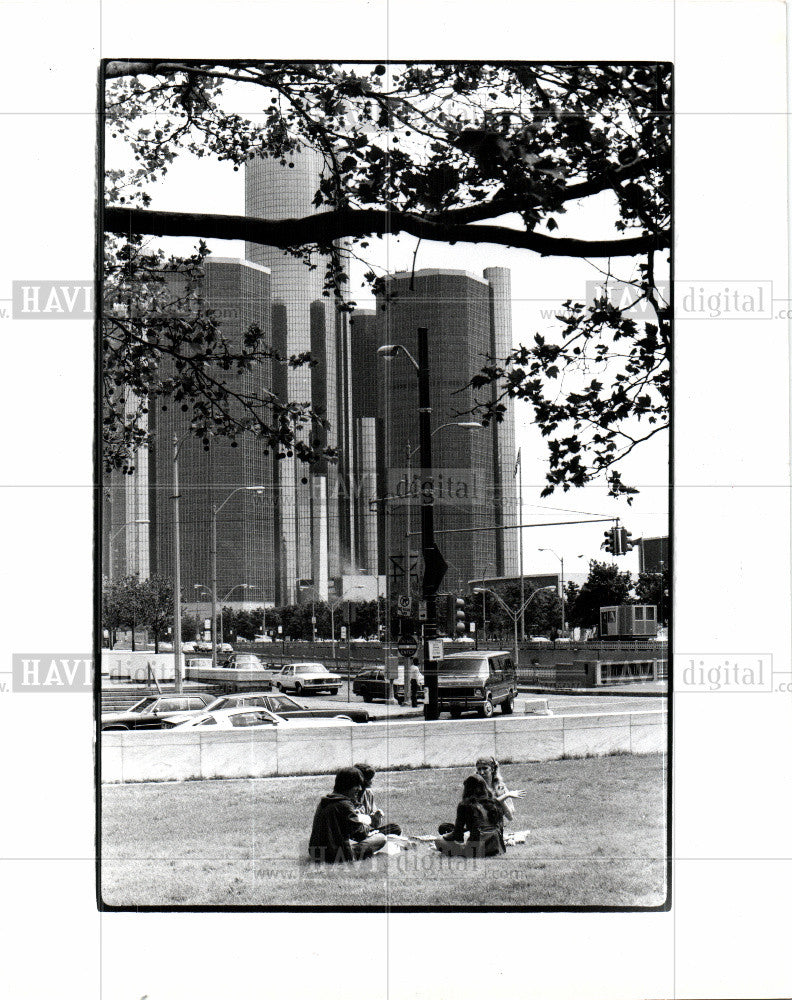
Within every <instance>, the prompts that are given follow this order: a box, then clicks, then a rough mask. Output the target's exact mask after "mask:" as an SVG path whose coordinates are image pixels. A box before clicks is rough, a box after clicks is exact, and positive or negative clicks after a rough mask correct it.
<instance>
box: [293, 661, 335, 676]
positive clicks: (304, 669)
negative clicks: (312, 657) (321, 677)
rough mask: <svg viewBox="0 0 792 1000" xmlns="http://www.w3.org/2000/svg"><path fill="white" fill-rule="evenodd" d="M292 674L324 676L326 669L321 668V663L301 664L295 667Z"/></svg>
mask: <svg viewBox="0 0 792 1000" xmlns="http://www.w3.org/2000/svg"><path fill="white" fill-rule="evenodd" d="M294 672H295V673H297V674H326V673H327V668H326V667H323V666H322V664H321V663H303V664H301V665H300V666H299V667H295V668H294Z"/></svg>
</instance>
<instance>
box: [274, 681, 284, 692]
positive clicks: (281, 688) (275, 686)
mask: <svg viewBox="0 0 792 1000" xmlns="http://www.w3.org/2000/svg"><path fill="white" fill-rule="evenodd" d="M272 686H273V687H274V688H275V690H276V691H282V690H283V685H282V684H281V682H280V681H275V683H274V684H273V685H272Z"/></svg>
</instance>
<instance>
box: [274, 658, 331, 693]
mask: <svg viewBox="0 0 792 1000" xmlns="http://www.w3.org/2000/svg"><path fill="white" fill-rule="evenodd" d="M342 680H343V678H342V677H341V675H340V674H331V673H330V671H329V670H328V669H327V667H326V666H325V665H324V664H323V663H287V664H286V666H285V667H283V668H282V669H281V670H279V671H278V672H277V673H276V674H274V676H273V681H272V683H273V684H274V685H275V687H276V688H278V689H279V690H280V691H294V693H295V694H301V693H305V694H308V693H309V692H311V693H315V692H317V691H327V692H329V694H338V689H339V688H340V687H341V681H342Z"/></svg>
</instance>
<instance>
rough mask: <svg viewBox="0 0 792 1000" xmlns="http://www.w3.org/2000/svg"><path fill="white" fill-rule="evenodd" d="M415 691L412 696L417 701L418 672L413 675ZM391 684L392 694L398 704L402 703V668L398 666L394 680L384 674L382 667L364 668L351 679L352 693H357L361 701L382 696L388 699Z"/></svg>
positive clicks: (420, 688)
mask: <svg viewBox="0 0 792 1000" xmlns="http://www.w3.org/2000/svg"><path fill="white" fill-rule="evenodd" d="M414 683H415V686H416V688H417V690H416V691H414V692H413V697H414V699H415V700H416V701H417V700H419V699H420V698H421V697H422V692H423V675H422V674H421V673H420V672H418V673H417V674H416V675H415V681H414ZM391 685H393V694H394V696H395V698H396V700H397V701H398V702H399V704H400V705H403V704H404V668H403V667H400V668H399V672H398V676H397V678H396V680H395V681H392V680H390V679H389V678H387V677H386V676H385V668H384V667H375V668H374V669H372V670H364V671H363V672H362V673H360V674H358V675H357V677H356V678H355V679H354V680H353V681H352V693H353V694H359V695H360V697H361V698H362V699H363V701H374V699H375V698H382V699H383V700H384V701H389V700H390V697H391Z"/></svg>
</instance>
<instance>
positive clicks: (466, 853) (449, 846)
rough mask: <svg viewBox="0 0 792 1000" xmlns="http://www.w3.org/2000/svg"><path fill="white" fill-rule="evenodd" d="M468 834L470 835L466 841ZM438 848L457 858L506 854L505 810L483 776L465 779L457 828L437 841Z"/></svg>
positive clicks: (457, 817)
mask: <svg viewBox="0 0 792 1000" xmlns="http://www.w3.org/2000/svg"><path fill="white" fill-rule="evenodd" d="M465 833H468V834H469V837H468V839H467V841H466V840H465ZM435 847H436V848H437V849H438V851H440V853H441V854H448V855H450V856H451V857H455V858H483V857H489V856H491V855H494V854H505V852H506V845H505V844H504V842H503V806H502V805H501V803H500V802H498V801H497V799H494V798H493V797H492V795H490V792H489V789H488V788H487V783H486V781H484V779H483V778H482V777H481V776H480V775H478V774H471V775H470V777H469V778H465V783H464V785H463V786H462V801H461V802H460V803H459V805H458V806H457V815H456V823H455V824H454V828H453V830H451V831H450V832H449V833H446V834H445V835H444V836H441V837H438V838H437V840H436V841H435Z"/></svg>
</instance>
